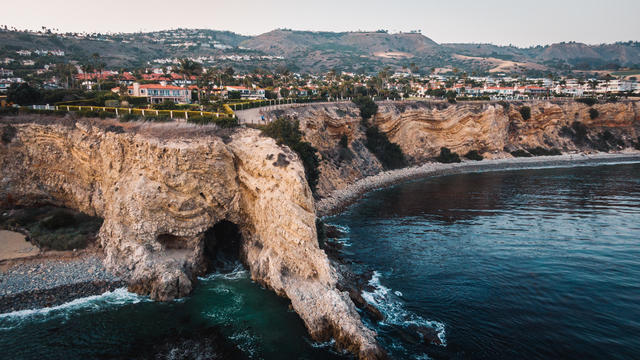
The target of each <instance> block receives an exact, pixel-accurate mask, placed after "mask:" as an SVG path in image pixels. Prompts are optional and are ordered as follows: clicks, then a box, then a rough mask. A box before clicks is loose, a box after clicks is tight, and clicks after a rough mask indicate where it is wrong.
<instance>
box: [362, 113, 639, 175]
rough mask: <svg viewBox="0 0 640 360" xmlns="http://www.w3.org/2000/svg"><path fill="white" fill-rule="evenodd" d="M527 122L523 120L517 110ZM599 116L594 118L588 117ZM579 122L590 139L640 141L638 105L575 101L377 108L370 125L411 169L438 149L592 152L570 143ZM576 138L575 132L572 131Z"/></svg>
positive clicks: (494, 153)
mask: <svg viewBox="0 0 640 360" xmlns="http://www.w3.org/2000/svg"><path fill="white" fill-rule="evenodd" d="M525 106H526V107H529V108H530V112H531V117H530V118H529V119H527V120H525V119H523V117H522V115H521V114H520V111H519V110H520V109H521V108H522V107H525ZM591 108H593V109H595V110H596V111H597V112H598V115H597V116H596V117H595V118H593V119H592V118H591V115H590V113H589V111H590V109H591ZM574 122H579V123H581V124H583V125H584V126H585V130H586V131H587V132H588V133H589V134H590V136H591V138H592V140H593V141H592V143H591V145H594V144H593V142H595V141H596V140H597V137H598V135H599V133H600V132H604V131H607V130H609V131H610V132H611V133H612V134H613V135H614V136H615V137H616V138H617V139H622V140H623V141H624V142H625V144H626V145H630V144H631V143H632V142H633V141H636V140H637V137H638V135H640V106H639V103H638V102H633V101H630V102H619V103H607V104H597V105H594V106H593V107H589V106H587V105H585V104H581V103H578V102H575V101H564V102H557V103H554V102H549V101H545V102H528V103H510V104H509V105H508V106H504V105H501V104H499V103H478V104H473V103H467V104H457V105H449V104H444V103H435V104H430V103H406V104H403V103H397V102H396V103H382V104H381V105H380V109H379V113H378V114H377V115H376V117H375V121H374V123H375V124H376V125H377V126H378V127H379V128H380V130H382V131H383V132H385V133H387V136H388V137H389V139H390V140H391V141H392V142H395V143H397V144H398V145H400V147H401V148H402V150H403V152H404V153H405V154H406V155H407V156H408V157H409V160H410V161H411V162H412V163H414V164H417V163H422V162H424V161H425V160H427V159H429V158H432V157H434V156H437V155H438V154H439V152H440V148H441V147H447V148H449V149H451V150H452V151H454V152H457V153H458V154H460V155H463V154H466V153H467V152H468V151H469V150H478V151H481V152H484V153H485V155H486V156H488V157H504V156H508V155H507V154H505V149H506V150H509V151H512V150H515V149H519V148H524V149H527V148H535V147H537V146H540V147H543V148H557V149H559V150H561V151H593V150H598V149H597V147H596V148H594V147H593V146H589V145H590V144H589V142H588V141H585V142H584V144H581V143H580V142H579V141H578V142H577V143H576V141H574V140H573V139H572V134H571V132H572V130H571V128H572V124H573V123H574ZM573 132H575V131H573Z"/></svg>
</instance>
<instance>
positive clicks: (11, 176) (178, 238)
mask: <svg viewBox="0 0 640 360" xmlns="http://www.w3.org/2000/svg"><path fill="white" fill-rule="evenodd" d="M7 121H9V120H4V121H3V122H4V124H3V123H2V122H0V127H3V128H6V127H7V126H8V125H7ZM66 122H67V123H66V124H62V123H59V122H55V121H52V122H50V123H43V122H40V123H37V122H34V121H28V120H27V121H22V123H15V124H12V125H11V126H12V128H14V129H15V130H16V131H15V134H14V136H13V137H12V138H11V140H10V141H8V142H3V143H2V144H0V169H1V171H2V179H1V180H0V201H2V202H4V203H12V205H30V204H35V203H43V202H46V203H53V204H56V205H61V206H66V207H69V208H74V209H77V210H80V211H82V212H85V213H87V214H90V215H95V216H100V217H102V218H103V219H104V223H103V225H102V228H101V229H100V233H99V238H100V241H101V243H102V246H103V248H104V250H105V253H106V259H105V263H106V265H107V267H108V268H109V269H111V270H113V271H114V272H116V273H117V274H119V275H120V276H122V277H123V278H124V279H128V281H129V284H130V289H131V290H133V291H136V292H138V293H142V294H150V295H151V297H152V298H154V299H158V300H171V299H174V298H176V297H182V296H185V295H188V294H189V293H190V292H191V290H192V289H193V286H194V281H195V279H196V276H197V275H200V274H202V273H203V272H204V271H205V268H206V260H207V259H206V258H205V255H204V247H205V244H204V234H205V232H206V231H207V230H208V229H210V228H211V227H212V226H214V224H216V223H219V222H220V221H222V220H226V221H230V222H232V223H234V224H236V225H237V226H238V229H239V230H240V232H241V235H242V243H241V259H243V260H244V261H245V263H246V264H247V265H248V267H249V269H250V272H251V276H252V278H253V279H254V280H256V281H258V282H260V283H262V284H264V285H265V286H267V287H269V288H271V289H273V290H274V291H275V292H276V293H278V294H280V295H283V296H286V297H288V298H289V299H290V300H291V303H292V306H293V308H294V309H295V310H296V311H297V312H298V314H299V315H300V317H301V318H302V319H303V320H304V322H305V324H306V325H307V328H308V329H309V332H310V334H311V336H312V337H313V338H314V339H317V340H328V339H329V338H330V337H334V338H335V339H336V340H337V342H338V344H339V346H341V347H343V348H347V349H349V350H350V351H352V352H354V353H355V354H358V355H359V356H360V357H362V358H376V357H378V356H381V355H382V352H381V351H380V349H379V348H378V346H377V344H376V342H375V334H374V333H373V332H372V331H371V330H369V329H367V328H366V327H365V326H364V325H363V324H362V322H361V320H360V317H359V315H358V313H357V312H356V309H355V307H354V305H353V303H352V302H351V300H350V299H349V297H348V295H347V294H346V293H342V292H340V291H338V290H337V289H336V281H337V280H336V273H335V271H334V270H333V269H332V267H331V266H330V265H329V261H328V259H327V257H326V255H325V253H324V252H323V251H322V250H320V249H319V247H318V242H317V238H316V228H315V210H314V203H313V197H312V195H311V192H310V190H309V187H308V185H307V183H306V181H305V176H304V170H303V167H302V165H301V163H300V161H299V159H298V158H297V156H296V155H295V154H294V153H292V152H291V151H290V150H288V149H287V148H284V147H280V146H277V145H276V144H275V142H274V141H273V140H272V139H269V138H265V137H262V136H260V135H259V132H258V131H256V130H251V129H245V130H237V131H235V132H234V133H231V134H226V135H225V136H223V137H220V136H217V135H216V134H212V133H211V132H210V131H209V132H206V131H204V130H201V129H206V127H204V128H197V127H190V126H189V127H184V126H183V127H180V126H179V125H175V124H168V125H140V124H119V125H114V124H111V125H110V127H108V126H107V125H109V124H106V123H104V122H102V123H100V122H91V121H77V122H74V121H71V122H70V121H68V120H67V121H66ZM172 126H173V127H174V128H172ZM113 129H117V130H118V131H113ZM203 133H204V134H203ZM176 134H178V135H176ZM276 160H277V161H276Z"/></svg>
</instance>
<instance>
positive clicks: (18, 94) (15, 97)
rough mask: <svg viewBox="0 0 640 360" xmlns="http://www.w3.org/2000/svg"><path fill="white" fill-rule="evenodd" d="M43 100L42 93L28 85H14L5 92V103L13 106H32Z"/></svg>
mask: <svg viewBox="0 0 640 360" xmlns="http://www.w3.org/2000/svg"><path fill="white" fill-rule="evenodd" d="M43 99H44V94H43V93H42V91H40V89H38V88H36V87H33V86H31V85H29V84H28V83H20V84H18V83H14V84H11V86H10V87H9V90H7V101H9V102H12V103H15V104H19V105H32V104H37V103H39V102H41V101H42V100H43Z"/></svg>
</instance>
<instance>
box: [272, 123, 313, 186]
mask: <svg viewBox="0 0 640 360" xmlns="http://www.w3.org/2000/svg"><path fill="white" fill-rule="evenodd" d="M262 132H263V134H265V135H266V136H269V137H271V138H273V139H275V140H276V142H277V143H278V144H279V145H286V146H288V147H289V148H290V149H291V150H293V151H295V152H296V153H297V154H298V156H300V160H302V165H303V166H304V173H305V176H306V178H307V183H309V187H310V188H311V191H312V192H313V193H314V194H315V191H316V186H317V184H318V177H319V175H320V173H319V171H318V165H319V164H320V160H319V159H318V155H316V152H317V150H316V148H314V147H313V146H312V145H311V144H310V143H308V142H306V141H302V133H301V132H300V129H299V122H298V121H297V120H296V121H289V120H286V119H283V118H279V119H277V120H275V121H272V122H271V123H270V124H268V125H266V126H265V127H264V128H263V130H262Z"/></svg>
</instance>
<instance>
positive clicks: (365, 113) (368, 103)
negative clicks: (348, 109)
mask: <svg viewBox="0 0 640 360" xmlns="http://www.w3.org/2000/svg"><path fill="white" fill-rule="evenodd" d="M352 101H353V103H354V104H356V106H358V109H360V116H361V117H362V123H363V124H365V125H366V124H367V123H368V121H369V119H370V118H371V117H372V116H373V115H375V114H376V113H377V112H378V105H377V104H376V103H375V101H373V99H371V98H370V97H368V96H358V97H356V98H354V99H353V100H352Z"/></svg>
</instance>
